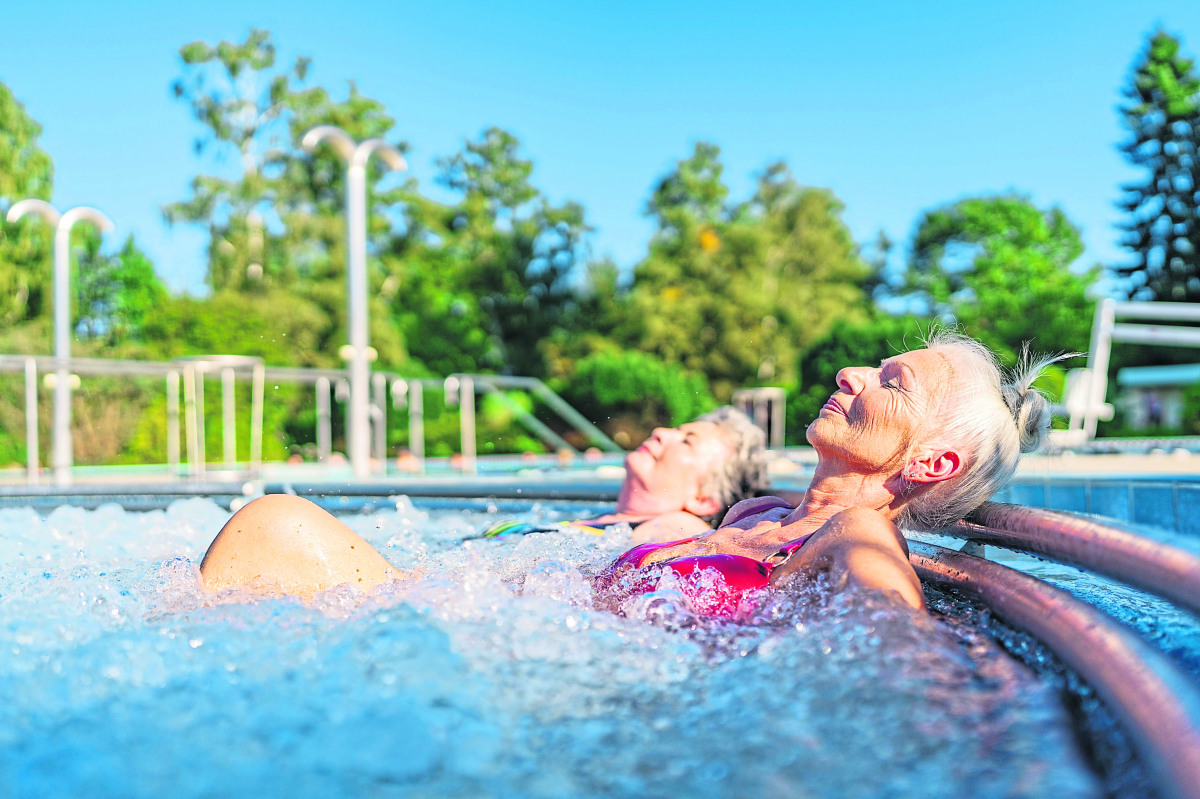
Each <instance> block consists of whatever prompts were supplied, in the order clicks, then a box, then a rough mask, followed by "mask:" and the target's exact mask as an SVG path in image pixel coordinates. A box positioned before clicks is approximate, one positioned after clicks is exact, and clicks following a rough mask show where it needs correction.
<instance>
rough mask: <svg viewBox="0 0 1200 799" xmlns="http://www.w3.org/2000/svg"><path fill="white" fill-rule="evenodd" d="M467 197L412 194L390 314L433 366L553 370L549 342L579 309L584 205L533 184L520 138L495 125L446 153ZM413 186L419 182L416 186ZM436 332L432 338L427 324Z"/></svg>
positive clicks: (449, 174) (446, 170) (455, 187)
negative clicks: (555, 198)
mask: <svg viewBox="0 0 1200 799" xmlns="http://www.w3.org/2000/svg"><path fill="white" fill-rule="evenodd" d="M439 166H440V168H441V172H440V174H439V181H440V182H441V183H442V184H443V185H444V186H446V187H447V188H448V189H450V190H452V191H453V192H455V193H457V194H458V195H459V199H458V200H457V201H456V202H453V203H450V204H441V203H437V202H434V201H432V200H430V199H428V198H424V197H420V196H417V195H416V194H415V193H412V192H410V194H409V196H408V203H407V206H406V217H405V219H406V227H405V231H404V233H403V235H402V236H400V237H398V238H397V240H396V242H395V244H394V249H393V253H392V254H393V256H394V259H393V261H392V263H393V264H394V267H393V268H394V269H395V270H396V271H395V272H394V274H395V275H396V283H395V285H396V287H397V291H396V294H395V303H394V306H393V307H394V312H395V314H396V319H397V321H398V323H399V324H400V326H401V328H402V329H403V330H404V332H405V339H406V341H407V343H408V346H409V349H410V352H412V354H413V355H414V356H415V357H417V358H418V359H419V360H422V361H424V362H425V363H427V364H428V365H430V366H431V367H433V368H437V369H440V370H445V371H464V370H467V369H469V368H470V366H469V365H468V364H474V365H475V367H476V368H478V367H479V366H484V367H485V368H490V369H495V370H497V371H501V372H505V373H509V374H524V375H532V376H535V377H542V376H545V375H546V374H547V369H546V363H545V359H544V357H543V353H542V349H541V344H542V342H544V341H545V340H546V339H548V338H549V337H550V336H551V335H552V334H553V333H554V332H555V331H556V330H558V329H560V328H562V326H563V325H565V324H567V323H568V320H569V317H570V315H571V314H572V313H573V312H574V310H575V308H576V305H575V290H574V287H573V285H572V276H573V275H574V273H575V269H576V266H577V265H578V263H579V261H580V258H581V256H582V255H583V252H582V249H583V239H584V236H585V235H586V233H587V232H588V226H587V223H586V221H585V219H584V211H583V208H582V206H580V205H579V204H578V203H573V202H565V203H561V204H555V203H552V202H551V201H550V200H549V199H548V198H547V197H546V196H545V195H543V194H542V193H541V192H540V191H539V190H538V189H537V188H535V187H534V186H533V184H532V183H531V182H530V178H531V177H532V173H533V164H532V162H531V161H529V160H528V159H526V158H524V157H522V155H521V153H520V142H519V141H518V140H517V138H516V137H515V136H513V135H512V134H511V133H508V132H507V131H504V130H501V129H499V128H491V129H489V130H487V131H485V132H484V133H483V135H482V136H481V137H480V138H479V139H478V140H476V141H468V142H467V143H466V144H465V146H464V148H463V150H462V151H461V152H459V153H457V154H455V155H453V156H451V157H449V158H444V159H441V160H440V161H439ZM411 188H414V187H410V189H411ZM431 329H438V330H440V331H442V333H443V335H444V339H443V340H442V341H434V340H431V338H430V337H429V336H428V335H425V334H424V333H425V331H428V330H431Z"/></svg>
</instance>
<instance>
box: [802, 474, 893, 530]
mask: <svg viewBox="0 0 1200 799" xmlns="http://www.w3.org/2000/svg"><path fill="white" fill-rule="evenodd" d="M895 487H896V485H895V477H894V476H893V475H881V474H878V473H863V472H860V471H856V470H854V469H852V468H849V467H845V466H829V465H826V464H823V463H818V464H817V470H816V472H814V473H813V478H812V481H811V482H810V483H809V484H808V490H807V491H806V492H805V493H804V500H803V501H802V502H801V503H800V505H799V507H797V508H796V512H795V513H793V514H792V516H791V517H789V518H790V519H791V520H794V521H798V520H800V519H805V520H811V521H815V522H817V523H818V526H819V525H820V524H824V523H825V522H827V521H829V520H830V519H831V518H833V516H834V515H835V514H837V513H838V512H840V511H843V510H846V509H848V508H871V509H872V510H877V511H879V512H880V513H882V514H883V515H885V516H887V517H888V518H892V517H894V516H896V515H897V514H898V513H899V512H900V505H901V503H902V500H901V498H900V497H899V495H898V494H897V492H896V491H895Z"/></svg>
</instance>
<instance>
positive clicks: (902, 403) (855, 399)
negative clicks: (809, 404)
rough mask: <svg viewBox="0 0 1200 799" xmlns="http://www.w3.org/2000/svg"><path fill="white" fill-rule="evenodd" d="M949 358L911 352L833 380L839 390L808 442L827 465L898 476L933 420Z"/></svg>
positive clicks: (854, 369)
mask: <svg viewBox="0 0 1200 799" xmlns="http://www.w3.org/2000/svg"><path fill="white" fill-rule="evenodd" d="M952 357H954V356H953V353H951V352H949V351H947V350H929V349H924V350H913V351H912V352H906V353H903V354H901V355H897V356H896V357H894V358H888V359H887V360H886V361H884V362H883V363H881V364H880V365H879V366H878V367H870V366H855V367H850V368H846V369H842V370H841V371H840V372H838V374H837V383H838V390H837V392H835V393H834V394H833V396H831V397H830V398H829V400H828V401H827V402H826V403H825V405H824V406H823V407H822V408H821V413H820V415H819V416H817V418H816V419H815V420H814V421H813V422H812V424H810V425H809V426H808V442H809V443H810V444H812V445H813V448H815V449H816V450H817V453H818V454H819V455H820V457H821V461H822V462H823V463H825V464H826V465H831V464H836V463H841V464H844V465H845V466H846V467H848V468H851V469H853V470H855V471H860V472H872V473H886V474H891V473H895V472H899V471H900V470H901V469H903V468H904V465H905V460H906V458H907V456H908V455H909V452H910V449H911V446H912V443H913V442H914V441H915V440H917V437H918V436H919V435H920V434H921V432H922V430H923V428H924V426H925V425H926V424H928V423H929V422H930V421H932V420H934V419H935V418H936V417H937V416H938V413H939V411H940V405H941V402H942V400H943V398H945V397H947V395H948V390H947V389H948V386H949V383H950V380H951V378H952V377H953V374H954V366H953V365H952V363H951V358H952Z"/></svg>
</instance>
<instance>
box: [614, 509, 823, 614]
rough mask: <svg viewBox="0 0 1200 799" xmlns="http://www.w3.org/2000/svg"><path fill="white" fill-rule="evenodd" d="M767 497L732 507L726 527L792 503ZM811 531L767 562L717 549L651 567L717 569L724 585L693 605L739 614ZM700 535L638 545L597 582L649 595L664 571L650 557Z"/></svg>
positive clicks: (683, 571) (617, 591) (681, 571)
mask: <svg viewBox="0 0 1200 799" xmlns="http://www.w3.org/2000/svg"><path fill="white" fill-rule="evenodd" d="M763 499H765V500H772V501H770V502H746V503H743V504H745V505H746V506H747V507H745V508H742V507H740V506H738V507H735V508H734V510H736V511H737V512H736V513H734V512H733V511H731V512H730V514H729V515H727V516H726V517H725V519H724V521H723V522H722V524H721V526H722V527H727V526H729V525H731V524H733V523H734V522H738V521H741V520H742V519H745V518H747V517H749V516H755V515H758V514H760V513H765V512H766V511H768V510H773V509H775V508H784V507H786V508H790V507H791V504H790V503H788V502H785V501H784V500H782V499H780V498H778V497H764V498H763ZM811 535H812V533H809V534H808V535H805V536H802V537H800V538H797V539H795V540H793V541H789V542H788V543H787V544H785V545H784V546H783V547H782V548H780V549H779V550H778V551H777V552H775V553H774V554H772V555H770V556H768V557H767V559H766V560H755V559H754V558H751V557H747V556H745V555H727V554H723V553H717V554H713V555H685V556H681V557H678V558H671V559H670V560H665V561H661V562H659V563H654V564H651V566H660V567H662V568H664V569H670V570H671V571H673V572H675V573H676V574H678V575H679V576H680V577H687V576H688V575H691V574H693V573H695V572H697V571H699V570H701V569H713V570H715V571H716V572H717V573H718V574H720V575H721V577H722V578H723V585H721V584H720V583H718V584H717V585H716V586H713V587H709V588H706V589H705V590H703V591H701V592H697V594H696V595H695V596H693V597H692V599H693V603H692V604H693V606H694V607H695V609H696V610H698V611H700V612H701V613H703V614H704V615H707V616H719V617H724V618H728V617H731V616H737V615H739V612H740V611H739V609H740V607H741V604H742V603H741V600H742V597H743V595H744V594H745V593H746V592H748V591H753V590H756V589H761V588H766V587H767V585H768V583H769V582H770V580H771V572H772V571H773V570H774V568H775V567H776V566H778V565H779V564H780V563H782V562H783V561H785V560H787V558H788V557H789V556H790V555H791V554H792V553H793V552H795V551H796V550H798V549H799V548H800V547H802V546H804V542H805V541H807V540H808V539H809V537H810V536H811ZM697 539H699V536H693V537H691V538H682V539H680V540H678V541H664V542H659V543H652V544H641V545H640V546H636V547H634V548H633V549H631V550H629V551H628V552H626V553H624V554H623V555H621V556H620V557H618V558H617V559H616V560H614V561H613V562H612V563H611V564H610V565H609V566H608V568H607V569H605V570H604V571H603V572H602V573H601V574H600V575H599V577H598V578H597V582H598V584H599V585H600V586H601V587H603V588H605V589H607V590H609V591H611V592H612V593H613V594H614V595H616V596H617V597H619V598H625V597H628V596H632V595H634V594H648V593H650V592H651V591H654V590H655V589H656V588H657V586H658V577H659V572H656V571H655V570H654V569H652V568H650V567H646V565H645V564H646V561H647V560H648V559H649V558H650V556H651V555H653V554H654V553H655V552H658V551H659V550H661V549H666V548H668V547H674V546H679V545H680V544H690V543H691V542H693V541H696V540H697Z"/></svg>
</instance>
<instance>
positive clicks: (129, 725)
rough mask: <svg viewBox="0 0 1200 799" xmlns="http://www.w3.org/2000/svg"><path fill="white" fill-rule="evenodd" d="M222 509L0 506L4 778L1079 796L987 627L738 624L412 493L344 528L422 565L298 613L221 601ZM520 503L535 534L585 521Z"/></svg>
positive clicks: (222, 790) (466, 790) (606, 554)
mask: <svg viewBox="0 0 1200 799" xmlns="http://www.w3.org/2000/svg"><path fill="white" fill-rule="evenodd" d="M227 516H228V512H227V511H225V510H223V509H222V508H221V507H219V506H218V505H216V504H215V503H213V502H211V501H209V500H204V499H190V500H186V501H181V502H177V503H175V504H173V505H172V506H170V507H169V508H168V509H167V510H165V511H153V512H146V513H135V512H129V511H125V510H123V509H121V508H120V507H117V506H115V505H106V506H103V507H100V508H98V509H96V510H83V509H79V508H70V507H63V508H59V509H57V510H55V511H53V512H51V513H49V514H44V515H43V514H39V513H37V512H35V511H33V510H31V509H28V508H18V509H5V510H0V558H3V561H4V563H5V564H6V568H5V570H4V571H3V573H2V574H0V652H2V653H3V657H0V691H2V693H3V696H4V697H5V698H6V700H7V701H6V702H5V703H3V704H0V785H4V786H7V787H8V789H9V790H8V791H6V793H8V794H9V795H12V796H19V797H26V796H27V797H34V796H37V797H77V796H89V797H142V796H145V797H158V796H173V797H215V796H263V795H280V796H282V795H288V796H298V797H330V796H364V797H375V796H378V797H388V796H397V797H400V796H403V797H444V796H455V797H459V796H461V797H475V796H478V797H568V796H600V795H603V796H618V797H620V796H628V797H660V796H661V797H668V796H683V795H689V796H701V797H706V796H714V797H716V796H763V797H774V796H778V797H792V796H923V797H963V796H971V797H1008V796H1027V797H1042V796H1044V797H1055V799H1067V798H1068V797H1090V796H1102V795H1104V793H1105V791H1104V786H1103V785H1102V783H1101V781H1100V780H1099V778H1098V777H1097V776H1096V775H1095V773H1094V772H1093V770H1092V769H1091V768H1089V766H1088V765H1087V764H1086V763H1085V762H1084V760H1085V759H1084V756H1083V754H1082V753H1081V751H1080V745H1079V743H1078V741H1077V735H1076V732H1075V728H1074V725H1073V722H1072V720H1071V718H1070V716H1069V713H1068V710H1067V708H1066V707H1065V706H1064V702H1063V698H1062V691H1061V690H1060V688H1059V687H1058V686H1056V685H1055V684H1054V683H1053V682H1052V681H1046V680H1044V679H1042V678H1040V677H1039V676H1038V675H1036V674H1035V673H1033V672H1032V671H1031V670H1030V669H1028V668H1027V667H1026V666H1025V665H1022V664H1021V663H1019V662H1018V661H1016V660H1014V659H1013V658H1012V657H1010V656H1009V655H1007V654H1006V653H1004V652H1003V651H1002V650H1001V649H1000V648H999V647H998V646H997V645H996V644H995V643H993V642H992V641H991V640H990V639H989V638H988V637H987V636H985V635H984V634H982V633H981V632H979V629H978V628H977V627H975V626H973V625H971V624H968V623H965V622H961V623H960V622H958V621H956V620H954V619H952V618H945V617H938V618H935V617H933V616H928V615H924V614H913V613H910V612H907V611H905V610H900V609H897V608H895V607H892V606H890V605H888V604H887V603H885V602H882V601H880V600H878V599H877V598H872V597H869V596H857V597H846V596H835V597H832V598H830V597H829V596H827V595H826V594H824V593H823V592H821V591H820V590H819V587H814V588H813V590H812V591H810V592H807V593H805V594H802V595H799V596H789V597H775V598H766V599H765V600H764V604H763V606H762V607H761V609H760V610H759V611H758V612H757V613H756V615H755V618H754V619H752V620H751V621H752V622H753V623H750V624H732V623H728V622H713V621H706V620H700V619H697V618H695V617H694V616H693V615H692V614H691V613H690V612H689V611H688V606H687V602H688V600H687V598H686V595H685V594H684V593H682V592H681V591H680V590H679V586H677V585H673V584H671V583H669V582H666V583H664V584H663V585H662V587H661V590H660V591H659V592H657V593H655V594H651V595H648V596H646V597H641V598H639V599H637V600H635V601H633V602H632V603H630V604H628V605H627V606H626V608H625V610H626V613H627V615H626V616H619V615H615V614H612V613H609V612H606V611H603V610H597V609H596V608H595V606H594V598H593V596H592V591H591V584H590V581H589V579H588V575H590V574H593V573H595V572H596V571H597V570H598V569H599V568H600V567H602V565H603V564H605V563H606V562H608V561H609V560H611V559H612V558H613V557H614V556H615V555H616V554H618V553H620V552H621V551H623V550H625V549H626V548H628V547H629V546H630V538H629V534H628V531H625V532H623V533H618V534H615V535H609V536H606V537H604V538H598V537H595V536H590V535H587V534H585V533H578V532H568V533H550V534H540V535H533V536H527V537H525V538H521V539H514V540H509V541H501V542H483V541H473V542H469V543H467V544H463V543H462V539H463V538H464V537H466V536H468V535H471V534H473V533H477V532H479V531H480V530H482V529H483V528H485V527H487V526H489V525H490V524H491V523H492V522H494V521H496V520H498V519H499V518H501V517H502V516H501V514H499V513H497V512H491V513H489V512H487V511H486V510H484V509H474V510H461V509H428V508H418V507H415V506H414V505H413V504H411V503H410V502H409V501H408V500H406V499H403V498H402V499H400V500H398V501H395V502H394V503H392V504H391V505H390V506H379V507H377V508H375V509H374V510H373V511H370V512H365V513H355V514H350V515H346V516H344V517H343V520H344V521H345V522H346V523H347V524H348V525H350V526H351V527H352V528H353V529H354V530H356V531H357V532H358V533H360V534H361V535H363V537H364V538H366V539H367V540H368V541H369V542H371V543H372V544H374V545H375V546H377V547H378V548H379V549H380V550H381V551H383V552H384V554H385V555H386V556H387V557H388V559H389V560H391V561H392V562H393V563H395V564H397V565H404V566H418V567H421V568H423V569H425V570H427V572H428V576H427V577H425V578H423V579H420V580H417V581H414V582H412V583H408V584H403V585H401V584H396V585H393V586H389V587H385V588H382V589H379V590H377V591H376V592H375V593H373V594H371V595H369V596H363V595H361V594H359V593H357V592H355V591H352V590H349V589H345V590H343V589H334V590H331V591H329V592H326V593H325V594H322V595H320V596H318V598H317V599H316V600H315V601H314V602H312V603H311V604H307V605H306V604H303V603H301V602H298V601H295V600H290V599H269V600H262V601H257V602H252V603H244V602H229V601H214V599H213V598H212V597H211V596H208V595H205V594H203V593H202V592H200V591H199V590H198V587H197V583H196V570H197V566H198V564H199V561H200V558H201V557H202V555H203V552H204V549H205V547H206V546H207V544H208V542H209V541H210V540H211V539H212V537H213V535H214V534H215V533H216V531H217V530H218V529H219V528H220V527H221V525H222V524H223V523H224V521H225V519H226V518H227ZM572 517H574V516H573V514H572V513H571V512H570V509H565V508H560V509H555V508H550V507H540V506H536V505H535V506H532V507H530V508H528V509H527V510H526V511H525V512H524V513H523V514H522V518H530V519H539V520H555V519H560V518H572Z"/></svg>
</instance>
